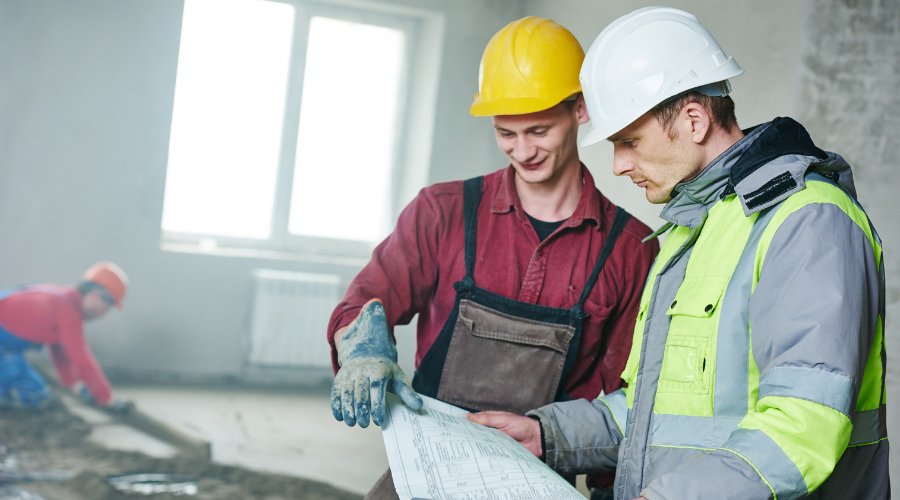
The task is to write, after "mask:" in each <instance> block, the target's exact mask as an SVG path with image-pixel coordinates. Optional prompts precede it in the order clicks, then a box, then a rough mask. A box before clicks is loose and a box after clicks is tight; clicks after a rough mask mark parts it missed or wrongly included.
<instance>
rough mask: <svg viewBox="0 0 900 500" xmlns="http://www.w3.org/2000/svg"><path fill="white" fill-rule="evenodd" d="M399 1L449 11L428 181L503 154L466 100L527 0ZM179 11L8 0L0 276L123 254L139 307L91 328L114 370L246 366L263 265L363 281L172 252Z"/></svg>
mask: <svg viewBox="0 0 900 500" xmlns="http://www.w3.org/2000/svg"><path fill="white" fill-rule="evenodd" d="M392 3H396V4H400V5H407V6H413V7H417V8H425V9H431V10H434V11H437V12H440V13H442V14H444V16H445V20H446V38H445V44H444V47H443V59H442V60H443V63H442V64H443V66H442V68H441V74H442V79H441V85H440V89H439V94H438V101H437V113H438V116H439V117H440V118H439V120H438V122H437V124H436V126H435V141H434V145H433V154H432V170H431V172H432V175H431V178H430V182H435V181H441V180H448V179H456V178H463V177H467V176H473V175H476V174H479V173H484V172H488V171H490V170H493V169H496V168H499V167H500V166H503V165H504V163H503V162H502V156H500V154H499V152H497V151H496V146H495V144H494V139H493V135H492V132H491V127H490V123H489V122H488V121H485V120H477V119H475V118H472V117H471V116H469V114H468V108H469V105H470V103H471V99H472V96H473V95H474V94H475V91H476V87H477V74H478V61H479V59H480V57H481V52H482V51H483V50H484V44H485V43H487V40H489V39H490V37H491V36H492V35H493V33H494V32H495V31H496V30H497V28H498V27H499V26H503V25H504V24H506V23H507V22H509V21H510V20H513V19H515V18H517V17H519V13H520V9H521V5H520V3H519V2H503V1H498V0H392ZM181 11H182V2H181V1H179V0H154V1H128V2H122V1H117V0H79V1H77V2H73V1H69V0H6V1H4V2H0V82H2V83H0V255H3V259H2V261H0V287H6V286H12V285H16V284H19V283H25V282H59V283H74V282H75V281H77V280H78V279H79V276H80V274H81V272H82V271H83V270H84V269H86V268H87V266H89V265H90V264H91V263H93V262H95V261H97V260H101V259H102V260H111V261H114V262H117V263H119V264H120V265H121V266H122V267H123V268H124V269H126V270H127V271H128V273H129V275H130V277H131V280H132V289H131V291H130V294H129V297H128V298H127V302H126V309H125V311H123V312H121V313H120V312H113V313H111V314H110V315H109V316H108V317H107V318H104V319H103V320H102V321H100V322H97V323H92V324H89V326H88V337H89V340H90V341H91V344H92V346H93V347H94V351H95V353H96V355H97V357H98V358H99V360H100V362H101V364H103V366H104V367H106V368H107V369H108V370H110V371H113V372H115V371H131V372H141V373H146V372H157V373H169V374H179V375H181V376H184V377H186V378H198V377H199V378H204V377H214V378H222V377H229V376H230V377H235V376H238V375H239V374H240V373H241V370H242V367H243V362H244V356H245V354H246V353H245V347H244V345H243V338H244V336H245V335H246V332H247V330H248V325H249V314H250V299H251V293H252V283H251V277H250V270H251V269H253V268H271V269H282V270H296V271H307V272H325V273H336V274H340V275H342V276H344V277H345V278H347V279H349V278H350V277H352V276H353V275H355V273H356V272H357V271H358V268H353V267H349V266H336V265H320V264H315V265H313V264H304V263H302V262H290V261H279V260H265V259H253V258H233V257H211V256H205V255H194V254H184V253H175V252H164V251H161V250H160V248H159V245H160V240H159V238H160V219H161V214H162V201H163V191H164V186H165V174H166V162H167V151H168V137H169V126H170V122H171V115H172V102H173V95H174V85H175V68H176V62H177V56H178V44H179V37H180V29H181ZM409 333H410V332H409V330H408V329H407V330H406V332H405V334H404V338H407V339H409V338H410V337H409V335H406V334H409ZM323 342H324V332H323ZM408 346H409V343H408V342H406V343H404V344H403V345H402V346H401V352H402V351H403V350H404V349H405V350H406V351H407V353H406V354H407V356H409V355H411V352H410V350H409V349H408ZM407 359H409V358H407ZM407 366H409V364H408V363H407Z"/></svg>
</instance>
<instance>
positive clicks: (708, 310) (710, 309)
mask: <svg viewBox="0 0 900 500" xmlns="http://www.w3.org/2000/svg"><path fill="white" fill-rule="evenodd" d="M712 308H713V305H712V304H707V305H706V308H705V309H703V310H704V311H706V312H710V311H712Z"/></svg>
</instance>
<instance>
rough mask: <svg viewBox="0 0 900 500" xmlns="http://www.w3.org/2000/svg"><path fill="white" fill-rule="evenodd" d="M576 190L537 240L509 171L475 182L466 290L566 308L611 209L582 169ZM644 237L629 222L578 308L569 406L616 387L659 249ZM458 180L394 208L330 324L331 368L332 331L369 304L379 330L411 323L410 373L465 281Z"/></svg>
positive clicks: (643, 229) (643, 230)
mask: <svg viewBox="0 0 900 500" xmlns="http://www.w3.org/2000/svg"><path fill="white" fill-rule="evenodd" d="M582 173H583V177H584V189H583V190H582V193H581V199H580V200H579V201H578V206H577V207H576V209H575V213H573V214H572V216H571V217H569V219H568V220H567V221H566V222H565V223H563V224H562V226H560V227H559V228H558V229H557V230H556V231H555V232H554V233H553V234H551V235H550V236H549V237H547V239H545V240H544V241H543V242H541V241H539V240H538V236H537V233H535V231H534V228H533V227H532V226H531V223H530V222H529V220H528V217H527V216H526V215H525V212H524V211H523V209H522V204H521V203H520V201H519V196H518V194H517V192H516V188H515V182H514V176H515V170H513V168H512V167H511V166H510V167H507V168H505V169H503V170H499V171H497V172H494V173H492V174H490V175H487V176H485V178H484V187H483V195H482V201H481V205H480V206H479V208H478V244H477V249H476V262H475V284H476V285H477V286H479V287H481V288H484V289H486V290H488V291H491V292H493V293H496V294H499V295H502V296H504V297H509V298H513V299H516V300H519V301H522V302H528V303H531V304H540V305H544V306H551V307H563V308H571V307H572V306H573V305H575V303H576V302H578V298H579V297H580V295H581V292H582V289H583V288H584V285H585V281H587V279H588V276H589V275H590V273H591V270H593V268H594V264H595V263H596V262H597V257H598V256H599V254H600V249H601V248H602V247H603V243H604V241H606V237H607V235H608V234H609V230H610V228H611V226H612V220H613V217H614V216H615V212H616V206H615V205H613V204H612V203H611V202H610V201H609V200H607V199H606V198H605V197H604V196H603V195H602V194H600V191H598V190H597V189H596V187H595V186H594V179H593V177H591V174H590V173H589V172H588V170H587V168H585V167H584V166H582ZM650 234H651V231H650V229H649V228H648V227H647V226H646V225H644V224H643V223H641V222H640V221H638V220H637V219H634V218H632V219H631V220H630V221H629V222H628V224H627V225H626V226H625V229H624V231H623V232H622V235H621V236H620V239H619V241H618V243H617V244H616V247H615V250H614V251H613V253H612V254H611V255H610V256H609V259H608V260H607V262H606V266H605V267H604V268H603V272H601V273H600V277H599V279H598V280H597V284H596V285H595V286H594V289H593V290H592V291H591V294H590V296H589V297H588V299H587V302H586V303H585V312H587V313H588V314H589V315H590V316H589V317H588V318H587V319H585V323H584V325H583V330H582V337H581V344H580V345H579V346H578V356H577V358H576V361H575V364H574V366H573V367H572V371H571V372H570V374H569V377H568V380H567V381H566V384H565V389H566V392H568V394H570V395H571V396H572V397H573V398H576V399H577V398H588V399H593V398H596V397H597V396H598V394H599V393H600V391H601V390H603V391H604V392H606V393H610V392H612V391H615V390H616V389H618V388H620V387H621V386H622V384H623V382H622V380H621V378H620V375H621V373H622V370H623V369H624V368H625V361H626V359H627V358H628V352H629V351H630V349H631V338H632V334H633V331H634V321H635V318H636V317H637V313H638V307H639V305H640V300H641V293H642V291H643V288H644V281H645V280H646V277H647V275H648V273H649V271H650V266H651V265H652V263H653V261H654V259H655V258H656V254H657V253H659V243H658V242H657V241H656V240H655V239H654V240H652V241H650V242H648V243H641V240H642V239H644V238H645V237H647V236H648V235H650ZM463 241H464V229H463V183H462V181H456V182H448V183H443V184H436V185H434V186H430V187H427V188H425V189H423V190H422V191H421V192H420V193H419V195H418V196H417V197H416V198H415V199H414V200H413V201H412V202H411V203H410V204H409V205H408V206H407V207H406V209H404V210H403V213H402V214H400V218H399V220H398V221H397V227H396V229H394V232H393V233H392V234H391V235H390V236H388V237H387V239H385V240H384V241H383V242H382V243H381V244H380V245H378V247H377V248H376V249H375V251H374V252H373V253H372V260H371V261H369V263H368V264H367V265H366V267H365V268H363V270H362V271H361V272H360V273H359V275H357V276H356V278H354V280H353V282H352V283H351V284H350V287H349V288H348V289H347V293H346V294H345V295H344V298H343V300H342V301H341V303H340V304H339V305H338V306H337V308H336V309H335V311H334V313H333V314H332V316H331V322H330V325H329V329H328V342H329V343H330V344H331V349H332V363H333V365H334V369H335V372H337V370H338V364H337V352H336V349H335V347H334V332H335V331H337V330H339V329H340V328H343V327H345V326H347V325H348V324H350V323H351V322H352V321H353V320H354V319H355V318H356V316H357V314H358V313H359V310H360V308H361V307H362V305H363V304H365V303H366V302H367V301H368V300H369V299H372V298H376V297H377V298H380V299H381V300H382V301H383V302H384V308H385V311H386V313H387V319H388V323H389V324H390V325H391V326H392V327H393V325H396V324H407V323H409V322H410V321H411V320H412V318H413V316H415V315H416V314H418V315H419V320H418V324H417V327H418V333H417V349H416V366H418V364H419V362H421V360H422V357H423V356H424V355H425V353H426V352H427V351H428V349H429V348H430V347H431V344H432V343H434V341H435V339H436V338H437V336H438V334H439V333H440V331H441V328H442V327H443V326H444V323H445V322H446V321H447V317H448V316H449V315H450V311H451V310H452V309H453V304H454V301H455V299H456V291H455V290H454V289H453V283H455V282H457V281H460V280H461V279H462V278H463V276H464V275H465V272H466V270H465V262H464V260H465V259H464V251H463Z"/></svg>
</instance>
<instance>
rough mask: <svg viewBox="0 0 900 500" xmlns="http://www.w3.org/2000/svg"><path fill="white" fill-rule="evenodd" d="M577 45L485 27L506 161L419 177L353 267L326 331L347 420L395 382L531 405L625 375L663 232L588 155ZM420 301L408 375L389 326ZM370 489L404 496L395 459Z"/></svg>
mask: <svg viewBox="0 0 900 500" xmlns="http://www.w3.org/2000/svg"><path fill="white" fill-rule="evenodd" d="M583 59H584V52H583V50H582V48H581V46H580V45H579V44H578V41H577V40H576V39H575V37H574V36H573V35H572V34H571V33H570V32H569V31H568V30H566V29H565V28H563V27H562V26H560V25H559V24H556V23H555V22H553V21H550V20H547V19H541V18H537V17H526V18H523V19H520V20H518V21H515V22H513V23H510V24H509V25H507V26H506V27H505V28H503V29H502V30H500V31H499V32H498V33H497V34H496V35H494V37H493V38H492V39H491V40H490V42H489V43H488V45H487V48H486V49H485V51H484V55H483V56H482V60H481V67H480V70H479V86H480V89H479V92H478V94H477V95H476V96H475V102H474V103H473V104H472V107H471V113H472V114H473V115H475V116H490V117H492V121H493V124H494V129H495V131H496V132H495V133H496V139H497V145H498V146H499V147H500V149H501V150H502V151H503V152H504V153H505V154H506V156H507V157H508V158H509V166H507V167H505V168H503V169H500V170H498V171H496V172H494V173H492V174H489V175H486V176H483V177H478V178H475V179H470V180H467V181H456V182H449V183H443V184H437V185H434V186H430V187H428V188H425V189H423V190H422V192H421V193H420V194H419V196H418V197H416V199H414V200H413V201H412V203H410V205H409V206H408V207H406V209H405V210H404V211H403V213H402V214H401V215H400V218H399V220H398V222H397V227H396V229H395V230H394V232H393V233H392V234H391V235H390V236H389V237H388V238H387V239H386V240H385V241H384V242H382V243H381V244H380V245H379V246H378V247H377V248H376V249H375V251H374V253H373V257H372V260H371V261H370V262H369V264H368V265H367V266H366V267H365V268H364V269H363V270H362V271H361V272H360V274H359V275H358V276H357V277H356V278H355V279H354V280H353V282H352V283H351V285H350V287H349V289H348V290H347V293H346V295H345V296H344V298H343V300H342V302H341V303H340V304H339V305H338V307H337V309H336V310H335V311H334V314H333V315H332V318H331V322H330V326H329V332H328V340H329V342H330V343H331V346H332V358H333V363H334V368H335V370H336V372H337V375H336V377H335V382H334V386H333V389H332V411H333V413H334V417H335V418H336V419H337V420H342V421H344V422H345V423H347V425H350V426H353V425H355V424H356V423H359V425H360V427H366V426H368V425H369V422H370V421H371V422H374V423H375V424H376V425H381V424H382V422H383V419H384V404H385V403H384V393H385V391H386V390H387V391H391V392H393V393H395V394H397V395H398V396H400V397H401V399H403V401H404V402H406V404H407V405H409V406H411V407H414V408H418V407H419V406H421V404H422V402H421V400H420V399H419V397H418V395H417V394H416V393H420V394H424V395H427V396H430V397H434V398H437V399H440V400H442V401H445V402H448V403H451V404H454V405H457V406H460V407H463V408H466V409H471V410H507V411H511V412H515V413H518V414H524V413H525V412H526V411H528V410H531V409H533V408H537V407H540V406H542V405H544V404H547V403H550V402H553V401H563V400H570V399H578V398H589V399H593V398H596V397H597V395H598V394H599V393H600V392H601V391H604V392H606V393H610V392H613V391H615V390H617V389H618V388H619V387H621V385H622V380H621V379H620V377H619V375H620V374H621V372H622V369H623V368H624V366H625V362H626V358H627V354H628V351H629V349H630V346H631V331H632V330H633V328H634V322H635V317H636V316H637V313H638V306H639V303H640V294H641V291H642V289H643V287H644V281H645V277H646V276H647V273H648V271H649V269H650V266H651V264H652V262H653V260H654V258H655V256H656V254H657V252H658V249H659V246H658V244H657V243H656V242H655V241H653V242H650V243H646V244H645V243H641V241H642V240H643V239H644V238H645V237H647V236H648V235H650V233H651V231H650V230H649V229H648V228H647V227H646V226H645V225H644V224H642V223H641V222H639V221H637V220H636V219H633V218H631V217H630V215H628V213H626V212H625V211H623V210H621V209H619V208H617V207H616V206H615V205H613V204H612V203H611V202H610V201H609V200H608V199H606V198H605V197H604V196H603V195H602V194H601V193H600V191H599V190H597V188H596V187H595V185H594V180H593V177H592V176H591V174H590V172H588V170H587V168H585V166H584V165H583V164H581V162H580V161H579V159H578V151H577V148H576V143H577V135H578V127H579V125H581V124H583V123H587V121H588V113H587V109H586V107H585V103H584V99H583V97H582V96H581V85H580V83H579V80H578V73H579V70H580V68H581V63H582V61H583ZM416 314H418V315H419V319H418V332H417V352H416V366H417V369H416V373H415V376H414V378H413V381H412V383H411V384H410V382H409V380H408V378H407V376H406V375H405V374H404V373H403V372H402V371H401V370H400V368H399V366H398V365H397V350H396V347H395V345H394V341H393V339H392V334H391V331H392V328H393V326H394V325H397V324H406V323H409V321H410V320H411V319H412V318H413V316H415V315H416ZM366 498H369V499H376V498H397V494H396V491H395V489H394V485H393V480H392V478H391V476H390V473H389V472H388V473H386V474H385V475H384V476H383V477H382V479H381V480H379V482H378V483H377V484H376V485H375V488H374V489H373V490H372V491H371V492H370V493H369V495H368V496H367V497H366Z"/></svg>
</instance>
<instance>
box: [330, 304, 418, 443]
mask: <svg viewBox="0 0 900 500" xmlns="http://www.w3.org/2000/svg"><path fill="white" fill-rule="evenodd" d="M338 363H340V365H341V369H340V371H338V373H337V376H336V377H334V385H332V386H331V412H332V413H333V414H334V418H336V419H337V420H338V421H341V420H343V421H344V423H346V424H347V425H349V426H350V427H353V426H354V425H355V424H357V423H358V424H359V426H360V427H368V426H369V417H370V416H371V420H372V422H374V423H375V425H378V426H381V424H383V423H384V407H385V398H384V393H385V390H388V391H390V392H392V393H394V394H396V395H397V396H400V399H402V400H403V402H404V403H406V405H407V406H409V407H410V408H412V409H414V410H418V409H419V408H421V407H422V400H421V399H420V398H419V396H418V395H416V392H415V391H413V389H412V386H411V385H410V383H409V379H408V378H407V377H406V374H405V373H403V370H401V369H400V366H399V365H397V347H396V346H395V345H394V342H393V340H391V335H390V333H389V331H388V324H387V317H386V316H385V314H384V306H383V305H381V302H370V303H369V304H367V305H366V306H365V307H364V308H363V310H362V312H360V314H359V316H358V317H357V318H356V320H355V321H354V322H353V323H351V324H350V327H349V328H347V331H345V332H344V335H343V336H342V337H341V339H340V343H339V344H338Z"/></svg>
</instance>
